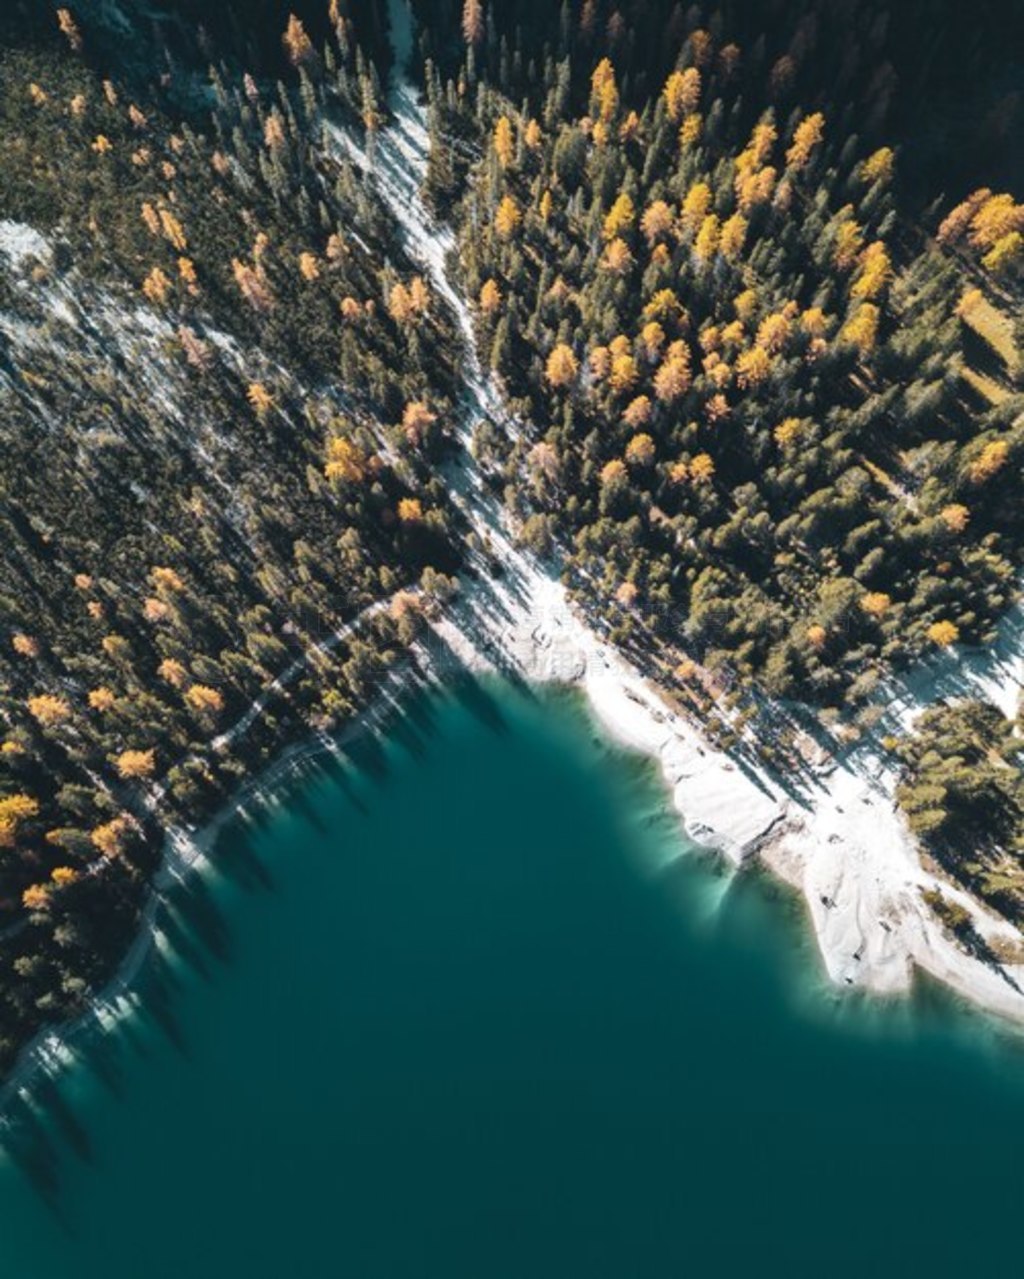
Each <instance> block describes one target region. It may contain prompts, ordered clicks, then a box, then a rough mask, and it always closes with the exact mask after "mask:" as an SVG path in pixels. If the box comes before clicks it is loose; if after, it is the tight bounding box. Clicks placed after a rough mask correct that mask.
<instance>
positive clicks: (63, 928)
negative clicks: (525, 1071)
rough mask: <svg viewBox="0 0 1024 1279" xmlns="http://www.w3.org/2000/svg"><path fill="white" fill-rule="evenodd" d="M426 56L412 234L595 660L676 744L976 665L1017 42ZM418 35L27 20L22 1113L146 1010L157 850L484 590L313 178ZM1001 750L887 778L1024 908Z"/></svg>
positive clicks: (573, 42) (256, 17) (10, 686)
mask: <svg viewBox="0 0 1024 1279" xmlns="http://www.w3.org/2000/svg"><path fill="white" fill-rule="evenodd" d="M413 7H414V10H415V12H416V15H417V17H418V20H419V27H420V36H419V53H420V54H421V55H422V59H421V60H419V61H418V62H417V65H416V66H415V67H414V68H412V70H413V72H414V74H417V75H420V74H421V75H422V84H423V90H424V94H425V96H426V98H427V100H428V102H429V121H430V130H431V155H430V168H429V172H428V178H427V184H426V196H427V198H428V200H429V202H430V205H431V207H432V209H433V210H434V212H435V214H436V216H437V217H438V219H439V220H444V221H447V222H449V223H451V225H452V226H453V227H454V228H455V230H456V233H457V236H458V245H459V255H458V256H459V270H460V272H461V276H462V279H463V281H464V283H465V287H466V291H467V294H468V295H469V296H470V297H471V298H472V299H473V300H474V303H475V321H476V336H477V340H478V344H479V350H480V352H481V355H482V360H483V363H484V364H485V365H486V366H488V367H489V368H490V369H491V370H493V372H494V374H495V376H496V378H497V379H498V383H499V385H500V388H501V390H502V393H503V395H504V396H505V399H506V402H507V406H508V409H509V415H510V420H511V421H512V422H513V423H514V429H513V430H507V429H506V425H507V424H504V423H501V422H489V421H481V422H479V423H477V424H476V427H475V431H474V453H475V457H476V461H477V463H478V464H479V466H480V467H481V468H482V469H483V470H484V472H485V473H486V475H487V477H488V479H489V481H490V483H491V484H492V486H493V487H494V489H495V491H496V492H498V493H500V494H501V495H502V497H503V500H504V503H505V506H506V509H507V511H508V513H509V515H510V517H511V519H512V522H513V525H514V527H515V529H516V530H517V533H518V535H519V537H520V538H521V540H522V542H523V543H524V544H525V545H526V546H528V547H529V548H530V549H531V550H532V551H534V552H536V554H537V555H538V556H539V557H541V558H543V559H544V560H546V561H548V562H549V563H550V564H552V565H554V566H555V567H556V569H557V570H558V571H559V572H561V574H562V576H563V579H564V580H565V581H566V582H567V584H568V585H569V587H570V589H571V590H572V592H573V594H574V597H575V598H576V600H577V601H578V602H579V604H580V605H581V607H582V608H583V609H584V611H585V612H586V613H587V615H588V616H589V617H590V618H591V619H592V620H593V621H594V624H595V625H596V626H597V627H598V628H599V629H601V630H603V631H604V632H605V633H606V635H607V636H609V637H610V638H611V639H612V640H613V641H614V642H615V643H617V644H619V645H621V646H623V647H624V648H627V649H628V650H629V651H630V652H631V653H632V654H633V655H634V656H636V657H637V658H638V659H639V660H640V661H641V662H642V664H643V666H644V669H645V670H647V671H649V672H650V673H651V674H653V675H656V676H657V677H658V678H659V679H660V681H661V682H662V684H663V685H664V687H666V688H667V689H668V690H669V691H670V692H673V693H675V694H676V695H678V696H680V697H681V698H682V699H683V700H684V701H685V700H686V696H687V694H689V695H690V698H691V701H695V702H696V701H698V700H700V698H705V697H706V695H707V694H709V693H710V694H712V695H720V694H722V693H727V694H728V696H727V697H726V698H725V702H726V704H727V705H730V704H733V703H735V702H737V701H740V702H742V703H743V704H744V711H743V713H744V714H746V715H752V714H754V713H755V708H756V706H757V705H758V704H760V702H761V701H762V700H763V699H764V698H766V697H767V698H774V699H785V700H786V701H787V702H789V703H792V704H797V705H802V706H805V707H809V708H812V709H813V713H814V714H815V715H817V716H819V717H820V720H821V722H823V723H825V724H829V723H834V722H836V721H838V720H840V719H841V718H842V717H844V716H846V715H847V713H848V712H850V711H853V712H854V713H859V714H860V715H862V716H863V715H866V714H867V711H866V709H865V708H870V705H871V703H872V700H873V699H874V698H877V696H878V694H879V690H880V689H881V688H882V687H884V681H885V679H886V678H887V676H888V675H889V674H890V673H891V671H892V670H893V669H894V668H896V667H899V666H901V665H905V664H907V663H908V662H910V661H912V660H915V659H918V658H920V657H921V656H923V655H927V654H929V653H932V652H934V651H936V650H939V649H942V648H947V647H950V646H952V645H955V644H957V643H963V644H971V645H984V644H986V643H988V642H990V641H991V638H992V636H993V634H994V627H995V625H996V623H997V621H998V619H999V618H1000V616H1001V615H1002V614H1003V613H1004V612H1005V610H1006V609H1007V607H1008V606H1009V605H1010V604H1011V602H1013V601H1014V600H1015V599H1016V597H1017V593H1018V587H1019V574H1020V565H1021V550H1022V539H1024V518H1022V514H1021V506H1020V501H1019V494H1020V459H1021V452H1022V444H1024V383H1022V378H1024V360H1022V356H1021V352H1022V351H1024V333H1022V327H1024V320H1022V308H1021V292H1022V272H1024V207H1022V205H1021V204H1020V202H1019V198H1018V197H1019V196H1020V193H1021V189H1022V172H1021V154H1020V150H1019V147H1017V146H1015V145H1014V141H1015V139H1016V138H1018V137H1019V130H1020V125H1021V119H1022V103H1021V91H1022V88H1024V86H1022V84H1021V82H1020V81H1021V73H1020V67H1019V64H1017V63H1015V62H1014V59H1013V55H1012V51H1011V50H1010V49H1009V48H1008V43H1007V42H1006V41H1005V40H1004V39H1003V38H1002V36H1001V34H1000V33H1001V30H1002V29H1003V18H1002V16H1001V8H1002V7H1001V6H1000V5H998V4H995V3H994V0H988V3H987V4H986V3H981V4H980V5H979V6H978V7H977V11H976V12H975V13H973V14H972V15H971V18H970V20H967V21H965V22H964V23H963V26H964V28H965V38H964V41H963V42H962V43H961V42H959V41H957V42H956V44H955V45H954V44H953V43H951V41H950V39H949V38H948V35H944V36H942V37H941V38H940V37H938V36H934V33H936V32H945V33H948V32H949V31H951V30H954V29H955V28H956V25H957V24H955V23H952V22H951V21H949V19H948V14H946V10H947V9H948V8H949V6H948V5H947V4H946V0H911V2H910V3H907V4H902V3H901V4H896V3H895V0H843V2H842V3H833V2H832V0H828V2H826V0H799V2H795V3H788V4H783V3H773V2H772V0H763V2H759V3H754V4H737V3H731V2H729V0H723V3H721V4H715V3H713V2H709V3H705V4H703V5H701V4H694V5H692V6H686V5H682V4H672V3H669V2H668V0H646V2H645V0H637V2H635V3H631V4H623V5H621V6H616V5H615V4H614V3H609V2H607V0H571V2H568V0H567V2H566V3H564V4H562V5H561V6H554V5H550V4H546V3H545V4H541V3H537V2H536V0H533V2H529V3H528V2H525V0H524V2H523V3H517V4H500V3H495V4H493V5H489V6H488V5H485V4H483V3H482V2H481V0H457V2H456V0H441V2H438V3H432V2H430V0H416V2H415V4H414V6H413ZM386 9H387V6H386V5H385V4H383V3H380V2H378V3H373V4H356V3H351V2H350V3H346V2H345V0H322V2H321V0H303V2H302V3H298V2H297V0H296V3H294V4H291V5H288V4H282V3H278V0H258V2H256V0H249V2H244V0H231V2H230V3H225V4H222V5H217V6H209V5H203V4H199V3H198V2H197V0H176V2H174V3H172V2H171V0H164V3H160V4H155V5H145V6H143V5H141V4H135V3H134V2H133V0H132V2H130V0H124V3H122V4H121V5H119V6H116V5H109V4H106V3H104V2H103V0H81V2H80V3H78V4H77V5H69V6H67V7H64V6H56V7H51V6H49V5H44V4H40V3H36V0H16V3H14V4H12V5H10V6H5V12H4V15H3V16H2V18H0V163H2V166H3V174H4V179H3V183H2V185H0V442H2V449H3V459H4V465H3V470H2V473H0V530H2V534H0V535H2V538H3V546H2V552H0V612H2V628H0V1065H3V1064H4V1063H8V1062H9V1061H10V1060H11V1058H12V1056H13V1054H14V1052H15V1051H16V1049H17V1048H18V1046H19V1045H20V1044H21V1043H22V1042H23V1041H24V1040H25V1038H26V1037H27V1035H29V1034H30V1033H31V1032H32V1031H33V1030H34V1029H35V1028H37V1027H38V1026H39V1025H40V1024H41V1023H43V1022H47V1021H52V1020H55V1019H58V1018H60V1017H65V1016H68V1015H71V1014H73V1013H74V1012H76V1011H77V1010H79V1009H81V1008H82V1007H83V1006H84V1004H85V1002H86V1001H87V1000H88V998H89V996H90V995H91V994H92V993H94V992H95V990H96V989H97V988H98V987H99V986H100V985H101V984H102V983H103V981H104V979H105V978H106V977H107V976H108V975H109V974H110V972H111V971H112V969H113V967H114V965H115V964H116V961H117V959H118V958H119V957H120V955H121V954H123V952H124V950H125V948H126V945H127V941H128V939H129V938H130V936H131V933H132V930H133V928H134V926H135V924H136V922H137V919H138V915H139V911H140V909H141V905H142V902H143V900H144V897H145V893H146V889H147V885H148V884H149V882H150V880H151V877H152V873H153V870H154V868H155V866H156V864H157V862H158V858H159V850H160V845H161V840H162V838H163V834H164V832H165V830H166V829H167V827H168V826H169V825H175V826H183V827H189V826H194V825H196V824H198V823H199V822H200V821H201V820H202V819H203V818H204V817H205V816H207V815H209V814H210V813H211V812H212V811H213V810H214V809H216V808H217V807H218V805H219V804H221V803H222V802H223V800H224V798H225V797H226V796H227V795H229V794H230V793H231V792H232V790H233V789H234V788H235V787H236V786H237V785H238V783H239V780H240V779H241V778H242V777H244V776H246V775H247V774H249V773H251V772H252V771H253V769H254V768H255V767H256V766H258V765H259V764H260V763H261V762H263V761H265V760H267V759H269V758H271V757H272V756H273V754H274V752H275V751H276V750H278V749H279V748H280V746H281V744H282V743H283V742H284V741H285V740H286V739H288V738H289V737H295V736H296V735H298V734H299V733H302V732H308V731H309V730H310V729H311V728H312V729H316V730H321V731H330V730H334V729H336V728H337V727H338V726H339V725H340V724H341V723H342V722H344V721H345V720H346V719H347V718H349V717H350V716H352V715H353V713H354V712H355V711H356V710H357V709H358V708H360V707H361V706H363V705H364V704H365V703H366V702H367V700H368V699H369V698H370V697H371V696H372V694H373V691H374V689H375V688H376V687H378V686H379V683H380V681H381V679H382V678H383V676H384V674H385V673H386V671H387V670H388V669H389V668H390V667H391V666H393V665H394V664H395V663H396V662H398V661H400V660H401V659H402V656H403V653H405V652H406V651H407V649H408V647H409V645H410V643H411V642H412V641H413V639H414V638H415V636H416V634H417V632H418V630H419V628H420V626H421V625H422V622H423V619H424V617H425V616H426V615H428V614H429V613H430V612H431V611H432V610H436V609H438V608H441V607H443V606H444V602H445V600H446V599H447V598H448V597H449V596H450V594H451V593H452V592H453V591H455V590H457V580H456V578H457V574H458V572H459V570H460V567H461V565H462V560H463V556H462V551H461V547H462V543H463V538H464V534H465V529H464V528H462V527H461V526H460V517H459V516H458V514H457V510H456V507H455V505H454V504H453V502H452V500H451V495H450V494H449V493H448V491H447V489H446V485H445V483H444V482H443V480H442V472H441V469H440V464H441V463H442V462H443V461H444V459H445V458H446V456H447V455H448V452H449V442H450V439H451V436H452V433H453V425H454V424H453V421H452V415H453V413H454V409H455V404H456V399H457V384H458V376H459V366H460V353H459V351H458V343H457V341H456V338H455V330H454V325H453V322H452V317H450V316H449V315H447V313H446V311H445V309H444V307H443V306H442V305H440V303H439V301H438V299H436V298H434V297H433V296H432V294H431V290H430V287H429V285H428V284H427V283H426V282H425V280H424V278H423V276H422V275H421V274H420V271H419V270H418V268H417V267H416V265H415V264H414V263H413V262H411V261H410V260H409V259H408V258H407V257H406V255H405V254H404V252H403V250H402V248H401V242H400V239H399V237H398V236H397V235H396V231H395V228H394V226H393V225H392V223H391V220H390V218H389V216H388V215H387V213H386V211H385V209H384V207H383V206H382V205H381V204H380V203H379V202H378V201H377V200H376V198H375V197H374V195H373V194H372V186H371V184H370V183H368V182H367V181H365V179H364V176H363V175H362V174H360V173H359V172H358V171H357V170H355V169H354V168H353V167H352V165H351V164H350V163H349V162H348V161H347V160H346V159H345V158H344V156H342V155H339V154H337V153H336V150H335V149H333V148H332V146H331V145H330V140H329V136H328V132H327V130H326V127H325V126H326V123H327V122H328V121H333V122H335V123H340V124H342V125H343V126H344V127H345V128H347V129H349V130H353V131H355V132H356V133H357V134H358V135H359V136H360V137H361V138H362V139H364V140H365V142H366V143H367V145H368V147H369V150H370V153H371V154H372V147H373V138H374V135H375V132H376V130H378V129H379V128H381V127H382V126H383V125H384V124H385V123H386V110H387V108H386V102H385V92H384V87H383V86H384V85H385V83H386V77H387V74H388V69H389V66H390V65H391V60H392V53H391V46H390V43H389V39H388V29H387V19H386ZM989 10H990V11H991V12H989ZM940 16H941V21H940V20H939V19H940ZM933 37H934V38H933ZM979 68H984V69H985V75H980V74H979ZM951 153H952V154H953V155H954V156H955V160H954V161H952V162H951V161H950V159H949V156H950V154H951ZM285 684H287V687H285ZM268 690H269V691H268ZM696 690H700V698H698V697H697V696H696V695H695V693H696ZM256 699H261V701H260V705H261V708H262V709H263V710H264V713H263V714H261V715H259V716H255V717H251V716H250V715H249V713H248V708H249V707H250V706H252V704H253V703H254V701H255V700H256ZM705 704H706V703H705ZM808 713H810V712H808ZM1011 732H1012V730H1010V729H1008V728H1006V727H1005V726H998V725H995V724H994V723H993V722H991V719H990V716H989V714H988V712H987V711H985V710H984V709H979V708H975V707H966V708H960V709H958V708H956V707H954V708H950V709H948V710H944V711H941V712H936V713H935V716H934V717H933V718H932V719H928V720H927V722H925V723H924V724H923V725H922V727H921V735H920V737H919V738H915V739H911V740H908V741H907V742H904V743H903V744H902V745H900V746H899V747H898V749H899V750H900V752H901V754H902V758H903V760H904V763H905V768H906V770H907V784H906V789H905V793H904V803H905V805H906V808H907V811H908V812H909V813H910V814H911V821H912V824H913V825H914V827H915V829H916V830H918V831H919V833H920V834H921V836H922V839H924V840H925V842H926V843H927V844H928V846H929V847H930V848H931V849H932V850H933V851H934V853H935V856H936V857H937V858H938V859H939V860H941V861H944V864H947V865H948V866H950V867H951V868H953V869H955V873H956V874H957V875H958V876H959V877H960V878H961V879H962V880H963V882H965V883H967V884H968V885H969V886H970V887H971V889H972V890H973V891H976V892H978V893H980V894H981V895H982V896H987V897H990V898H991V899H992V900H993V901H994V902H995V903H996V904H997V905H999V906H1000V908H1005V907H1006V895H1007V892H1009V891H1010V889H1009V888H1008V885H1009V883H1010V880H1012V878H1013V876H1012V874H1009V872H1008V871H1007V865H1008V862H1007V859H1009V862H1012V863H1013V864H1014V865H1016V864H1017V863H1018V862H1019V858H1020V830H1019V812H1020V794H1019V792H1020V786H1019V761H1017V757H1016V756H1015V755H1014V740H1012V739H1011V737H1010V736H1007V734H1008V733H1011ZM944 735H945V736H948V740H949V742H951V743H952V742H961V739H963V742H962V743H961V744H964V749H963V750H959V749H957V750H956V751H952V747H950V751H952V753H950V751H945V749H944V748H943V750H940V751H936V750H934V749H932V748H931V746H930V745H929V744H930V743H932V742H933V740H934V739H936V738H937V737H942V736H944ZM965 735H966V736H965ZM972 752H973V753H972ZM965 761H966V762H965ZM985 761H989V762H991V770H988V771H987V765H986V766H985V768H975V765H976V764H979V765H982V764H984V763H985ZM1015 761H1017V762H1015ZM1007 769H1009V770H1010V773H1007V772H1006V770H1007ZM1013 769H1017V772H1016V773H1013ZM989 771H991V776H989ZM966 774H970V775H971V776H974V777H977V778H979V780H978V783H977V784H978V785H979V786H981V787H982V790H983V791H984V794H983V795H982V793H981V792H976V793H975V792H971V793H968V791H970V787H969V786H968V785H967V784H966V783H965V780H964V779H965V776H966ZM982 774H984V776H982ZM1010 774H1012V775H1013V776H1015V777H1016V779H1017V781H1016V783H1012V784H1011V782H1010V781H1009V777H1010ZM972 784H973V783H972ZM986 787H987V789H985V788H986ZM979 795H980V796H981V798H979ZM986 796H987V797H989V798H991V797H993V796H994V797H996V798H997V799H998V806H999V812H1000V814H1002V816H1001V817H1000V824H999V829H998V831H996V830H994V829H993V830H992V831H990V832H989V835H990V837H989V839H988V840H987V842H986V843H985V845H984V849H983V850H982V851H979V852H978V854H977V856H976V858H975V860H973V861H972V862H971V863H970V865H966V866H965V865H963V864H961V863H962V860H963V859H962V857H960V853H959V852H958V850H962V849H963V847H964V846H965V844H969V845H971V846H972V847H973V846H974V843H975V842H976V841H975V834H976V830H975V825H976V823H977V820H978V807H977V806H978V804H979V803H981V802H982V800H984V801H985V802H986V803H987V802H988V800H987V799H985V797H986ZM1014 805H1016V808H1014ZM1014 813H1016V816H1014ZM1004 817H1005V820H1004ZM972 823H973V824H972ZM986 850H987V851H986ZM1012 891H1013V893H1016V891H1017V890H1016V888H1015V887H1013V889H1012ZM1000 894H1002V896H1000Z"/></svg>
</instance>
